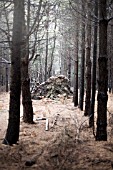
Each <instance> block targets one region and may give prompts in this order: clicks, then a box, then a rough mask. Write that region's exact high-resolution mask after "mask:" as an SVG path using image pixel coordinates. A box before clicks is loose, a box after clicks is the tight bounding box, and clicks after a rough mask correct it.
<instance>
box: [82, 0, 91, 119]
mask: <svg viewBox="0 0 113 170" xmlns="http://www.w3.org/2000/svg"><path fill="white" fill-rule="evenodd" d="M91 7H92V6H91V1H90V0H87V16H88V17H87V24H86V98H85V112H84V115H85V116H88V115H89V113H90V97H91V58H90V55H91Z"/></svg>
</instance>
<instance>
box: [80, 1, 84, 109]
mask: <svg viewBox="0 0 113 170" xmlns="http://www.w3.org/2000/svg"><path fill="white" fill-rule="evenodd" d="M81 8H82V11H83V13H84V14H85V2H84V1H82V5H81ZM81 17H82V16H81ZM81 19H82V20H81V29H82V30H81V31H82V33H81V34H82V35H81V36H82V38H81V39H82V42H81V73H80V74H81V78H80V95H79V108H80V109H81V110H83V102H84V73H85V15H84V16H83V17H82V18H81Z"/></svg>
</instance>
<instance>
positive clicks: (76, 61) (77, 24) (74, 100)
mask: <svg viewBox="0 0 113 170" xmlns="http://www.w3.org/2000/svg"><path fill="white" fill-rule="evenodd" d="M78 39H79V18H78V17H77V19H76V35H75V42H74V43H75V63H74V90H73V102H74V106H75V107H76V106H78Z"/></svg>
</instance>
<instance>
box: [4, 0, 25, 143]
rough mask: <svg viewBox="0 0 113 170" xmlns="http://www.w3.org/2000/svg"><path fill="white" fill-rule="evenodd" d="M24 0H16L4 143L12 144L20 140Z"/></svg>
mask: <svg viewBox="0 0 113 170" xmlns="http://www.w3.org/2000/svg"><path fill="white" fill-rule="evenodd" d="M22 5H23V3H22V0H20V1H18V0H14V19H13V37H12V54H11V85H10V105H9V121H8V128H7V132H6V136H5V138H4V141H3V143H4V144H8V145H12V144H16V143H17V141H18V140H19V126H20V92H21V69H20V60H21V44H22V19H21V18H22V15H23V11H22V9H23V7H22Z"/></svg>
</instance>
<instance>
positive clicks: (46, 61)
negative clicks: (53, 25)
mask: <svg viewBox="0 0 113 170" xmlns="http://www.w3.org/2000/svg"><path fill="white" fill-rule="evenodd" d="M47 5H48V7H47V11H46V13H47V21H46V55H45V76H44V80H45V81H46V80H47V78H48V69H47V66H48V41H49V40H48V38H49V30H48V29H49V4H47Z"/></svg>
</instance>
